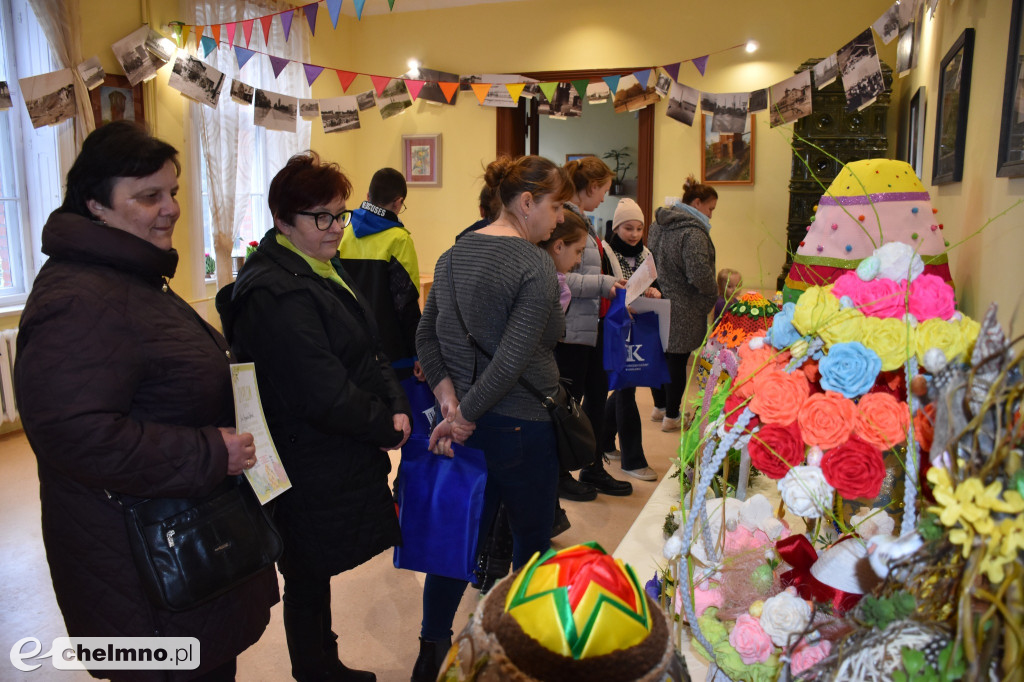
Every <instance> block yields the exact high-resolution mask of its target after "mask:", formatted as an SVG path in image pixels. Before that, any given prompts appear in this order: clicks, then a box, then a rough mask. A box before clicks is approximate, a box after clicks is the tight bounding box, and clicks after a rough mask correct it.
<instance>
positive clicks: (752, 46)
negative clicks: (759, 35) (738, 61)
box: [746, 40, 761, 54]
mask: <svg viewBox="0 0 1024 682" xmlns="http://www.w3.org/2000/svg"><path fill="white" fill-rule="evenodd" d="M759 47H761V46H760V45H758V43H757V41H756V40H748V41H747V46H746V50H747V54H751V53H754V52H757V48H759Z"/></svg>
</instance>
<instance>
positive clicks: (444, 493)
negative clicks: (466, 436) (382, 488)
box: [394, 436, 487, 581]
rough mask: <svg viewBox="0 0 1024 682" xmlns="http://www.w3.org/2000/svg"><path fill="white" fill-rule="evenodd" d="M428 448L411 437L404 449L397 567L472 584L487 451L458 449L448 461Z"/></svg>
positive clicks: (447, 458) (399, 504) (399, 495)
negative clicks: (400, 535) (400, 531)
mask: <svg viewBox="0 0 1024 682" xmlns="http://www.w3.org/2000/svg"><path fill="white" fill-rule="evenodd" d="M428 443H429V439H428V438H423V437H419V436H412V437H410V438H409V440H408V441H407V442H406V444H405V445H404V446H403V447H402V475H401V476H399V478H398V522H399V524H400V525H401V526H402V545H401V547H395V557H394V561H395V567H396V568H406V569H409V570H410V571H420V572H422V573H432V574H434V575H443V576H446V577H449V578H457V579H459V580H470V581H472V580H474V579H475V576H474V574H473V569H474V568H476V554H477V540H478V538H479V534H480V515H481V513H482V512H483V507H484V486H485V485H486V483H487V462H486V460H485V459H484V453H483V451H482V450H476V449H474V448H467V447H464V446H461V445H453V446H452V447H453V449H454V450H455V456H454V457H444V456H442V455H435V454H434V453H432V452H431V451H430V450H428V449H427V444H428Z"/></svg>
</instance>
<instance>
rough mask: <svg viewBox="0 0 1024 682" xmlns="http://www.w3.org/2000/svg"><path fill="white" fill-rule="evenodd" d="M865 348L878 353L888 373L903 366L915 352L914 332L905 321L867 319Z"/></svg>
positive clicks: (864, 327)
mask: <svg viewBox="0 0 1024 682" xmlns="http://www.w3.org/2000/svg"><path fill="white" fill-rule="evenodd" d="M863 333H864V340H863V343H864V345H865V346H867V347H868V348H870V349H871V350H873V351H875V352H876V353H878V357H880V358H881V359H882V369H883V370H884V371H886V372H888V371H889V370H893V369H897V368H899V367H902V366H903V363H904V362H906V361H907V358H909V357H910V354H911V353H912V352H913V351H914V332H913V330H912V329H911V328H910V327H908V326H907V323H906V322H904V321H903V320H897V319H896V318H893V317H886V318H878V317H865V318H864V323H863Z"/></svg>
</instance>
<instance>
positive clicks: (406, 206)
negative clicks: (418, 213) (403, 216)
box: [398, 199, 409, 213]
mask: <svg viewBox="0 0 1024 682" xmlns="http://www.w3.org/2000/svg"><path fill="white" fill-rule="evenodd" d="M407 208H409V204H408V203H406V201H405V199H402V208H401V209H400V210H399V211H398V212H399V213H405V209H407Z"/></svg>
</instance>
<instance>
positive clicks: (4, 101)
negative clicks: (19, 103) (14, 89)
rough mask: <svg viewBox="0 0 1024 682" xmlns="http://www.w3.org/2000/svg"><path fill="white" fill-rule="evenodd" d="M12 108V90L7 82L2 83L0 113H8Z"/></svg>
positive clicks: (0, 83)
mask: <svg viewBox="0 0 1024 682" xmlns="http://www.w3.org/2000/svg"><path fill="white" fill-rule="evenodd" d="M12 106H13V104H12V103H11V88H10V87H9V86H8V85H7V81H0V111H7V110H8V109H10V108H11V107H12Z"/></svg>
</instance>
